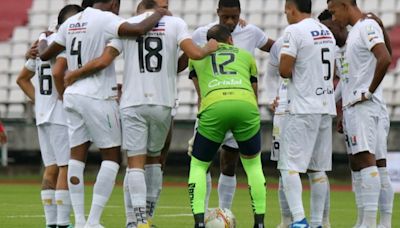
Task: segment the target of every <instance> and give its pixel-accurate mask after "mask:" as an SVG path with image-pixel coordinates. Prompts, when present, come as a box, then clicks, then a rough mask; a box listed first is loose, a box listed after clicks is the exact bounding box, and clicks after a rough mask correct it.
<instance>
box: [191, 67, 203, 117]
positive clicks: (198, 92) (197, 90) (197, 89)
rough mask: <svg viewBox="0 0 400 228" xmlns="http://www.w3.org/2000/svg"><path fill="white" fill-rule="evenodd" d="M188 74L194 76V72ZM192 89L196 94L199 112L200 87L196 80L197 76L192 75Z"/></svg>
mask: <svg viewBox="0 0 400 228" xmlns="http://www.w3.org/2000/svg"><path fill="white" fill-rule="evenodd" d="M190 74H196V71H194V70H193V71H192V72H190ZM191 79H192V82H193V85H194V88H195V89H196V93H197V110H200V105H201V93H200V86H199V80H198V79H197V75H195V76H194V75H192V77H191Z"/></svg>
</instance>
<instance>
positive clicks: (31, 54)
mask: <svg viewBox="0 0 400 228" xmlns="http://www.w3.org/2000/svg"><path fill="white" fill-rule="evenodd" d="M38 44H39V40H36V41H35V42H33V43H32V45H31V47H30V48H29V49H28V51H27V52H26V53H25V59H36V57H37V56H38V54H39V49H38Z"/></svg>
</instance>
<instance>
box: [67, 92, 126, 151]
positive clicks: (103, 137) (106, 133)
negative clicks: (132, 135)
mask: <svg viewBox="0 0 400 228" xmlns="http://www.w3.org/2000/svg"><path fill="white" fill-rule="evenodd" d="M64 108H65V111H66V113H67V123H68V133H69V139H70V142H69V143H70V147H71V148H72V147H76V146H78V145H81V144H83V143H85V142H87V141H92V142H93V143H94V144H95V145H96V146H97V147H98V148H100V149H107V148H113V147H117V146H121V122H120V116H119V109H118V103H117V101H116V100H115V99H107V100H101V99H94V98H91V97H86V96H81V95H78V94H65V95H64Z"/></svg>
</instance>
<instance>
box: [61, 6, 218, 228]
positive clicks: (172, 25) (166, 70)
mask: <svg viewBox="0 0 400 228" xmlns="http://www.w3.org/2000/svg"><path fill="white" fill-rule="evenodd" d="M142 4H143V7H144V9H145V10H146V11H145V12H144V13H142V14H140V15H138V16H136V17H133V18H130V19H129V20H128V22H130V23H139V22H141V21H142V20H144V19H145V18H146V17H148V16H150V15H151V14H153V13H154V9H155V7H156V3H155V2H154V1H153V0H144V1H142ZM178 48H180V49H182V50H183V51H184V52H185V53H186V55H188V56H189V57H190V58H193V59H201V58H203V57H205V56H207V55H208V54H210V53H212V52H213V51H214V50H216V49H217V42H215V41H210V42H209V43H208V44H207V45H206V46H205V47H204V48H200V47H198V46H197V45H196V44H194V43H193V41H192V39H191V36H190V34H189V32H188V29H187V25H186V23H185V22H184V21H183V20H182V19H180V18H177V17H169V16H168V17H163V18H162V19H161V20H160V22H159V23H158V25H157V26H156V27H155V28H154V29H153V30H151V31H149V32H148V33H147V34H146V35H145V36H139V37H138V38H137V39H136V40H113V41H112V42H111V43H110V44H109V45H108V47H107V48H106V49H105V51H104V53H103V55H102V56H101V57H100V58H97V59H95V60H94V61H91V62H89V63H88V64H87V65H85V66H83V67H82V68H80V69H78V70H76V71H73V72H71V73H69V74H68V75H67V80H70V79H71V78H73V79H72V81H74V80H75V78H78V77H84V76H86V75H87V74H88V72H94V71H98V70H100V69H99V68H96V66H99V65H100V66H104V67H105V66H108V65H109V64H111V63H112V61H113V60H114V59H115V58H116V57H117V56H118V55H119V54H120V53H122V52H124V59H125V70H124V72H125V73H124V82H123V85H122V86H123V87H122V97H121V101H120V112H121V119H122V132H123V149H125V150H127V154H128V172H127V178H126V179H125V182H127V185H128V189H129V193H130V199H131V204H132V206H133V209H134V214H135V216H136V220H137V225H138V227H140V226H143V227H146V225H147V224H148V223H147V219H148V218H149V219H151V218H152V217H153V213H154V210H155V206H156V203H157V200H158V197H159V192H160V190H161V186H162V170H161V164H160V155H161V149H162V148H163V147H164V143H165V140H166V138H167V135H168V131H169V128H170V125H171V111H172V108H173V107H174V106H175V97H176V85H175V81H176V76H177V59H178ZM146 157H147V158H146ZM146 163H147V165H145V164H146ZM137 183H143V184H140V185H138V184H137ZM146 190H147V193H146ZM146 198H147V207H146ZM146 208H147V213H146ZM146 214H147V216H146ZM130 222H131V221H130Z"/></svg>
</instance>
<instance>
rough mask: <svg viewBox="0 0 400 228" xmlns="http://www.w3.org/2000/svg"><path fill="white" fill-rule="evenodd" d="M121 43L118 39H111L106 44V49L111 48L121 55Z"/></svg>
mask: <svg viewBox="0 0 400 228" xmlns="http://www.w3.org/2000/svg"><path fill="white" fill-rule="evenodd" d="M122 42H123V41H122V40H120V39H112V40H111V41H110V42H109V43H108V44H107V47H113V48H114V49H115V50H117V51H118V52H119V53H120V54H121V53H122V50H123V43H122Z"/></svg>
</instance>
